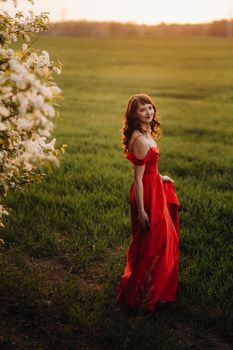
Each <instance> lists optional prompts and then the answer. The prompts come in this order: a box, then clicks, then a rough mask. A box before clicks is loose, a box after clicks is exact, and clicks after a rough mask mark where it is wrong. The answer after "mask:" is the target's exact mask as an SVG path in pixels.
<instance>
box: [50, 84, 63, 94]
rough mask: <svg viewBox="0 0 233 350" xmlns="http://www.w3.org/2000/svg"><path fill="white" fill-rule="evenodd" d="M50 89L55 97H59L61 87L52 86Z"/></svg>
mask: <svg viewBox="0 0 233 350" xmlns="http://www.w3.org/2000/svg"><path fill="white" fill-rule="evenodd" d="M50 89H51V90H52V93H53V94H54V95H59V94H60V93H61V89H59V87H58V86H55V85H54V86H51V87H50Z"/></svg>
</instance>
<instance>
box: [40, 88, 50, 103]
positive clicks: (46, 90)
mask: <svg viewBox="0 0 233 350" xmlns="http://www.w3.org/2000/svg"><path fill="white" fill-rule="evenodd" d="M40 93H41V94H42V95H43V96H44V97H45V98H47V99H49V100H50V99H51V98H52V97H53V93H52V90H51V89H50V88H49V87H48V86H44V85H41V86H40Z"/></svg>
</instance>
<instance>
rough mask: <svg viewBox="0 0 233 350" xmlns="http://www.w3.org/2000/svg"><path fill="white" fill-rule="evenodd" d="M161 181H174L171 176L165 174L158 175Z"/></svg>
mask: <svg viewBox="0 0 233 350" xmlns="http://www.w3.org/2000/svg"><path fill="white" fill-rule="evenodd" d="M160 176H161V178H162V180H163V181H171V182H175V181H174V180H173V179H172V178H171V177H169V176H167V175H160Z"/></svg>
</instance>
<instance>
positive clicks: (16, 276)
mask: <svg viewBox="0 0 233 350" xmlns="http://www.w3.org/2000/svg"><path fill="white" fill-rule="evenodd" d="M36 45H37V46H38V47H43V48H44V49H48V50H49V51H50V52H51V54H52V56H53V58H54V59H56V58H59V59H61V60H62V61H63V63H64V71H63V73H62V75H61V76H59V77H58V84H59V86H60V87H61V88H62V89H63V93H64V101H63V102H62V103H61V107H60V112H61V116H62V117H61V118H57V119H56V121H55V124H56V129H55V131H54V135H55V137H56V138H57V142H58V143H59V144H62V143H66V144H68V148H67V151H66V154H65V157H64V160H63V161H62V163H61V167H60V168H59V169H58V170H56V171H54V172H53V173H52V174H51V175H50V176H48V177H47V178H46V179H45V180H44V181H43V182H42V183H40V184H34V185H32V186H30V187H28V188H27V189H26V190H25V191H24V192H23V193H16V194H12V195H10V196H9V197H8V198H7V205H9V206H10V207H11V208H13V210H14V213H13V215H11V216H10V217H8V218H6V220H5V226H6V228H5V229H4V230H2V231H1V237H2V238H3V239H4V240H5V242H6V248H2V250H1V258H0V261H1V268H0V271H1V284H0V296H1V302H2V303H1V304H2V310H1V311H2V315H1V317H0V325H1V329H2V334H1V337H0V345H1V346H2V347H3V349H9V348H14V346H15V348H17V346H18V348H20V349H32V348H34V349H110V348H111V349H135V350H140V349H143V350H150V349H160V350H167V349H183V348H190V347H191V346H192V347H193V348H195V349H203V348H205V349H218V348H219V349H223V348H224V349H225V348H226V349H227V346H228V345H227V344H228V343H229V341H230V339H231V337H232V333H231V329H232V285H233V283H232V282H233V281H232V248H231V247H232V226H233V215H232V214H233V213H232V171H233V162H232V155H233V152H232V143H233V142H232V132H233V125H232V112H233V109H232V101H233V93H232V91H233V89H232V88H233V72H232V59H231V57H232V54H233V47H232V41H231V40H230V39H220V38H197V37H193V38H182V37H178V38H165V37H164V38H163V37H161V38H136V39H133V38H127V37H126V38H114V39H113V38H101V39H100V38H88V39H87V38H79V39H71V38H56V37H39V38H38V39H37V41H36ZM139 92H145V93H148V94H150V95H151V96H152V97H153V98H154V100H155V101H156V104H157V105H158V107H159V111H160V120H161V124H162V129H163V137H162V138H161V140H160V141H159V146H160V151H161V156H160V162H159V167H160V172H161V173H162V174H168V175H170V176H171V177H172V178H174V179H175V183H176V189H177V193H178V196H179V199H180V202H181V210H180V226H181V231H180V285H181V292H180V294H179V295H178V297H177V301H176V303H174V304H173V305H171V306H170V308H168V309H162V310H160V311H159V312H158V313H157V314H156V315H155V317H154V318H153V319H144V318H142V317H140V316H134V315H130V314H127V313H125V312H123V311H122V310H121V309H120V308H119V306H118V305H117V303H116V288H117V286H118V282H119V278H120V276H121V274H122V272H123V268H124V264H125V252H126V249H127V246H128V244H129V242H130V238H131V236H130V235H131V232H130V218H129V198H128V194H129V188H130V184H131V180H132V170H131V165H130V164H129V162H127V161H125V160H124V158H123V157H122V154H121V150H120V128H121V115H122V112H123V109H124V107H125V105H126V102H127V100H128V98H129V97H130V96H131V95H133V94H135V93H139Z"/></svg>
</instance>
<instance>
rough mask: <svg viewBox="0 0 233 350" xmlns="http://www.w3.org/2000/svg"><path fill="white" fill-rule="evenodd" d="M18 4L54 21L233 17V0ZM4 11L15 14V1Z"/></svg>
mask: <svg viewBox="0 0 233 350" xmlns="http://www.w3.org/2000/svg"><path fill="white" fill-rule="evenodd" d="M34 2H35V5H34V6H32V5H31V4H30V3H28V2H27V0H18V8H19V9H20V10H23V11H26V12H27V11H28V10H29V9H32V10H33V11H34V12H35V13H40V12H42V11H48V12H49V13H50V15H49V17H50V19H51V21H60V20H81V19H87V20H97V21H102V20H107V21H121V22H135V23H139V24H142V23H145V24H158V23H161V22H166V23H202V22H210V21H213V20H217V19H224V18H225V19H229V18H232V17H233V0H66V1H65V0H50V1H48V0H34ZM0 8H1V9H3V10H7V11H8V12H9V13H10V14H12V15H13V14H14V12H15V10H14V7H13V5H12V1H11V0H8V1H7V3H2V2H0Z"/></svg>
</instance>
